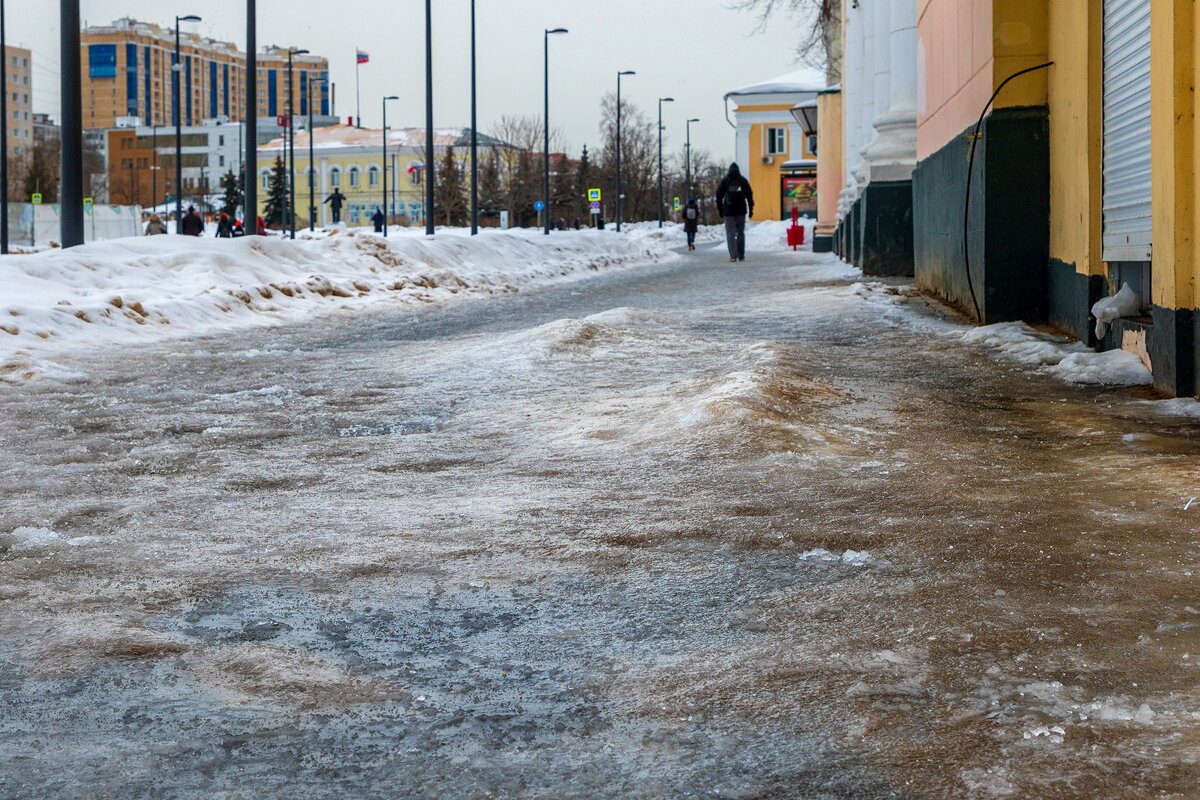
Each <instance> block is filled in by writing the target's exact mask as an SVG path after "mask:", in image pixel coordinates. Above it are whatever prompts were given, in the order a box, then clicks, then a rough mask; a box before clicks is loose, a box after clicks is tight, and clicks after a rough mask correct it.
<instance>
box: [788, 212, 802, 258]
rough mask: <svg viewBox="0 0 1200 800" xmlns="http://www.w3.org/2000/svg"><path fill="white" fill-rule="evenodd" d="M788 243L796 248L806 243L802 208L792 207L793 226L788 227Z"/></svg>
mask: <svg viewBox="0 0 1200 800" xmlns="http://www.w3.org/2000/svg"><path fill="white" fill-rule="evenodd" d="M787 243H788V245H789V246H790V247H791V248H792V249H793V250H795V249H796V248H797V247H799V246H800V245H802V244H804V228H803V227H802V226H801V225H800V209H798V208H795V207H793V208H792V227H790V228H788V229H787Z"/></svg>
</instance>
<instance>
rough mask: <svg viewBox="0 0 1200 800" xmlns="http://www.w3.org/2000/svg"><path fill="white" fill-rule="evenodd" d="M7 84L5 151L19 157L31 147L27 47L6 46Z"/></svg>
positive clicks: (31, 80) (28, 54)
mask: <svg viewBox="0 0 1200 800" xmlns="http://www.w3.org/2000/svg"><path fill="white" fill-rule="evenodd" d="M4 58H5V60H6V61H7V64H6V66H7V74H8V85H7V86H6V87H5V89H4V90H5V91H6V92H8V143H7V145H8V154H9V155H10V156H16V157H18V158H20V157H21V156H23V155H26V154H27V153H28V151H29V150H30V149H31V148H32V147H33V105H32V102H31V100H30V97H31V96H32V95H33V77H32V75H33V71H32V69H31V66H30V64H31V62H30V59H31V58H32V55H31V54H30V52H29V51H28V50H25V49H23V48H20V47H5V48H4Z"/></svg>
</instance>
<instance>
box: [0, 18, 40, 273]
mask: <svg viewBox="0 0 1200 800" xmlns="http://www.w3.org/2000/svg"><path fill="white" fill-rule="evenodd" d="M0 86H3V87H4V91H3V92H0V255H7V254H8V39H7V37H6V36H5V31H4V0H0ZM34 244H36V242H35V243H34Z"/></svg>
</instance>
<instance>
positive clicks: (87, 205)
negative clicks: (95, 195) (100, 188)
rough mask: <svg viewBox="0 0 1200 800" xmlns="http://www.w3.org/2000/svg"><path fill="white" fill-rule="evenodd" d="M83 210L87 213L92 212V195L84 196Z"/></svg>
mask: <svg viewBox="0 0 1200 800" xmlns="http://www.w3.org/2000/svg"><path fill="white" fill-rule="evenodd" d="M83 210H84V212H85V213H88V214H90V213H92V198H90V197H85V198H83Z"/></svg>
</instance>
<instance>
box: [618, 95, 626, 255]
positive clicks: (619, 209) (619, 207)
mask: <svg viewBox="0 0 1200 800" xmlns="http://www.w3.org/2000/svg"><path fill="white" fill-rule="evenodd" d="M624 74H625V73H624V72H618V73H617V233H620V232H621V76H622V75H624Z"/></svg>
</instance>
